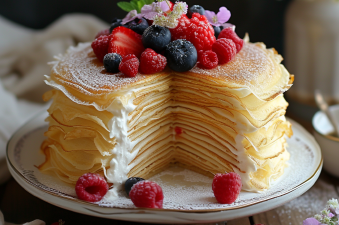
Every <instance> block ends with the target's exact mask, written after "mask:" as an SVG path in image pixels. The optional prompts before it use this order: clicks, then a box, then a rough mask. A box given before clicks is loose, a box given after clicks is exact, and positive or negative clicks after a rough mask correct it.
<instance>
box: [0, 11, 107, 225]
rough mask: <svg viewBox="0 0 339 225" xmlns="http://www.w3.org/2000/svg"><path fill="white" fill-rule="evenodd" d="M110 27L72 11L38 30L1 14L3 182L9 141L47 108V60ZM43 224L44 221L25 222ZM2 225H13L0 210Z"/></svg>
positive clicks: (0, 156)
mask: <svg viewBox="0 0 339 225" xmlns="http://www.w3.org/2000/svg"><path fill="white" fill-rule="evenodd" d="M107 27H108V24H106V23H104V22H102V21H101V20H99V19H97V18H95V17H93V16H91V15H84V14H71V15H66V16H63V17H61V18H60V19H58V20H57V21H56V22H54V23H53V24H51V25H50V26H49V27H47V28H46V29H44V30H39V31H37V30H31V29H28V28H25V27H22V26H19V25H17V24H14V23H12V22H10V21H8V20H7V19H5V18H3V17H1V16H0V184H1V183H3V182H5V181H6V180H7V179H8V178H9V177H10V174H9V172H8V169H7V166H6V160H5V153H6V143H7V141H8V140H9V138H10V137H11V135H12V134H13V133H14V132H15V131H16V130H17V129H18V128H19V127H20V126H21V125H22V124H23V123H25V122H26V121H28V120H29V119H30V118H31V117H32V116H34V114H36V113H37V112H39V111H41V110H44V108H46V104H44V103H43V102H42V99H41V96H42V94H43V93H44V92H45V91H46V90H48V89H49V87H48V86H47V85H45V83H44V81H43V80H44V75H45V74H49V72H50V67H49V66H48V65H47V62H49V61H53V56H55V55H58V54H60V53H62V54H63V53H64V52H65V51H66V49H67V48H68V47H69V46H70V45H75V44H76V43H77V42H87V41H92V40H93V39H94V37H95V35H96V34H97V32H98V31H100V30H103V29H106V28H107ZM5 216H6V215H5ZM5 219H6V218H5ZM41 224H45V223H44V222H43V221H41V220H35V221H32V222H28V223H25V225H41ZM0 225H12V224H11V223H6V222H4V217H3V215H2V213H1V211H0Z"/></svg>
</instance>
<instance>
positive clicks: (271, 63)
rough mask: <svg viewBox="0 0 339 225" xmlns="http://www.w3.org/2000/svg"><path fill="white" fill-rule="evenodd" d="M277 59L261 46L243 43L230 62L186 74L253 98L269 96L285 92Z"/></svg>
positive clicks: (284, 83) (278, 59)
mask: <svg viewBox="0 0 339 225" xmlns="http://www.w3.org/2000/svg"><path fill="white" fill-rule="evenodd" d="M281 59H282V58H281V56H280V55H277V54H275V53H274V51H273V50H272V49H266V47H265V45H263V44H259V43H258V44H253V43H245V44H244V46H243V49H242V50H241V51H240V52H239V53H238V54H237V55H236V56H235V57H234V59H233V60H231V61H230V62H228V63H226V64H223V65H219V66H217V67H216V68H214V69H201V68H199V67H198V66H195V67H194V68H193V69H192V70H190V71H189V72H190V73H196V74H201V75H204V76H206V77H211V78H213V80H218V81H221V82H226V83H227V85H228V86H230V87H232V86H233V87H245V88H249V89H250V90H252V91H253V93H254V94H256V95H257V94H259V95H260V93H265V95H266V96H269V95H272V94H274V93H276V92H280V91H281V90H282V89H286V88H285V87H286V85H287V82H288V79H285V80H284V82H279V80H280V78H284V76H285V75H286V74H284V73H282V72H285V71H282V70H281V65H280V62H281ZM287 75H288V76H289V74H287ZM207 79H208V78H207ZM284 91H286V90H284Z"/></svg>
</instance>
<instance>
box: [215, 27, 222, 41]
mask: <svg viewBox="0 0 339 225" xmlns="http://www.w3.org/2000/svg"><path fill="white" fill-rule="evenodd" d="M223 29H224V27H223V26H213V30H214V36H215V38H218V37H219V34H220V32H221V31H222V30H223Z"/></svg>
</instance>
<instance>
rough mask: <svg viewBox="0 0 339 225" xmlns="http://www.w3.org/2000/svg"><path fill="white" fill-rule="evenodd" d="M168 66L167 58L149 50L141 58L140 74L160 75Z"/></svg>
mask: <svg viewBox="0 0 339 225" xmlns="http://www.w3.org/2000/svg"><path fill="white" fill-rule="evenodd" d="M166 64H167V59H166V57H165V56H163V55H160V54H158V53H156V52H155V51H154V50H153V49H150V48H147V49H146V50H145V51H144V52H143V53H142V54H141V57H140V72H141V73H143V74H152V73H158V72H160V71H162V70H163V69H165V66H166Z"/></svg>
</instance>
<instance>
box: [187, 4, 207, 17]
mask: <svg viewBox="0 0 339 225" xmlns="http://www.w3.org/2000/svg"><path fill="white" fill-rule="evenodd" d="M193 13H199V14H200V15H205V9H204V8H203V7H202V6H200V5H193V6H191V7H190V8H189V9H188V12H187V16H188V17H189V18H192V15H193Z"/></svg>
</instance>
